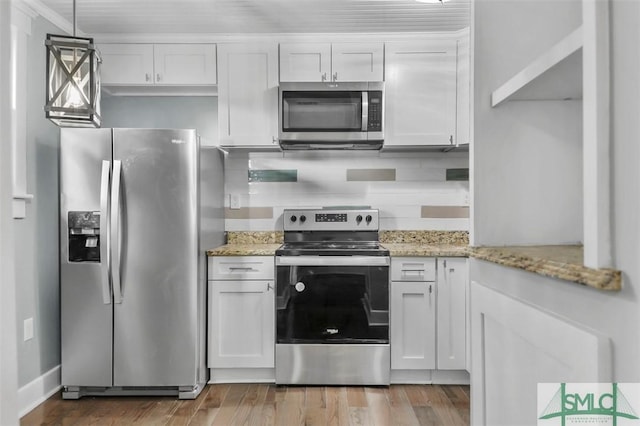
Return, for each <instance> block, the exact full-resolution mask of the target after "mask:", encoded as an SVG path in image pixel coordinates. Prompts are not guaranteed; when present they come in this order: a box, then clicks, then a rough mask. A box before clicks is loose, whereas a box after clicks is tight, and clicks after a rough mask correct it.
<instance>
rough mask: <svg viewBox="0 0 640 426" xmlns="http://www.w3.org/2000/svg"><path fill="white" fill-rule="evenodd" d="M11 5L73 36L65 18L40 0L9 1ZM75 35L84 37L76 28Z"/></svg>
mask: <svg viewBox="0 0 640 426" xmlns="http://www.w3.org/2000/svg"><path fill="white" fill-rule="evenodd" d="M11 3H12V5H13V6H15V7H16V8H18V9H19V10H21V11H24V10H28V11H30V12H25V13H27V14H31V18H32V19H33V18H35V17H37V16H41V17H42V18H44V19H46V20H47V21H49V22H51V23H52V24H53V25H55V26H56V27H58V28H60V29H61V30H62V31H64V32H66V33H67V34H73V23H72V22H69V21H68V20H67V19H66V18H64V17H63V16H62V15H60V14H59V13H58V12H55V11H54V10H53V9H51V8H50V7H49V6H47V5H45V4H44V3H42V2H41V1H40V0H11ZM76 34H77V35H78V36H81V37H82V36H86V34H85V33H84V32H82V31H81V30H79V29H78V28H76Z"/></svg>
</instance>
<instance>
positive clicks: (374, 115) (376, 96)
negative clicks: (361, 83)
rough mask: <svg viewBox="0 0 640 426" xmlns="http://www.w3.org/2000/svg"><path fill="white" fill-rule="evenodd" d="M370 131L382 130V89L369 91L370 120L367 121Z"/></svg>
mask: <svg viewBox="0 0 640 426" xmlns="http://www.w3.org/2000/svg"><path fill="white" fill-rule="evenodd" d="M367 130H368V131H369V132H381V131H382V91H379V90H375V91H374V90H370V91H369V122H368V123H367Z"/></svg>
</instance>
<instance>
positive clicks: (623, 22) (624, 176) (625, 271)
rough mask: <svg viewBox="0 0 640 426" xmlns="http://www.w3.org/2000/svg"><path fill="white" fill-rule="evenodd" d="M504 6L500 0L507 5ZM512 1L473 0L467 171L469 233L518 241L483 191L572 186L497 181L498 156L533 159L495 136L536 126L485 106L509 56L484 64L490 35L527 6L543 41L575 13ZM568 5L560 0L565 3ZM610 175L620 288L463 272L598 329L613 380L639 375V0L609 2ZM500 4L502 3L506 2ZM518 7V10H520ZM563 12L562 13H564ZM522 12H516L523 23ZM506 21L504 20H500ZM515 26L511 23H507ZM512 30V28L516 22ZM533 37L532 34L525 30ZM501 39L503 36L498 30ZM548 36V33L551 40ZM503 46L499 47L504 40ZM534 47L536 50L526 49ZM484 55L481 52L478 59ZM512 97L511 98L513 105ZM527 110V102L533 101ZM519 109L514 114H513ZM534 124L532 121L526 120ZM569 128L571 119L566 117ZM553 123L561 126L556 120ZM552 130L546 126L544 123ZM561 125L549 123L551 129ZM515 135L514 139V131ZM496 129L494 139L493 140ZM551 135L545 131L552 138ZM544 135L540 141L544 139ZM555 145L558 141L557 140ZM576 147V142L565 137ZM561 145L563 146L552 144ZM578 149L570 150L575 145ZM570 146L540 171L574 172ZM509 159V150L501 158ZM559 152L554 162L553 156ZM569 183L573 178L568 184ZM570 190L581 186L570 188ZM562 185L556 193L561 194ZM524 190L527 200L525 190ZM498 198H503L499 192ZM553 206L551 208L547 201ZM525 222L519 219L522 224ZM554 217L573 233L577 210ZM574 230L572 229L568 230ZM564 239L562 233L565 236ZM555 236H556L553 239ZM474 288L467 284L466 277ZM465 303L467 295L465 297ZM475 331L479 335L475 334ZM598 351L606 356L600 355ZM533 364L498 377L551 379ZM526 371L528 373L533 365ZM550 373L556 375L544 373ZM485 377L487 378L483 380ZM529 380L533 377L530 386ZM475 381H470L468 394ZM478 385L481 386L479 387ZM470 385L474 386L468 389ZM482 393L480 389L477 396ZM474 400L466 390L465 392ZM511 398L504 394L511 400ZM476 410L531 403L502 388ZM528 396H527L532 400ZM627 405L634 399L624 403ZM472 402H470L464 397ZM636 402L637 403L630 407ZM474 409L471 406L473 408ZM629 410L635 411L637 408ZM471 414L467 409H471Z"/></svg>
mask: <svg viewBox="0 0 640 426" xmlns="http://www.w3.org/2000/svg"><path fill="white" fill-rule="evenodd" d="M506 3H508V2H506ZM513 3H514V4H517V6H514V7H516V9H518V10H516V9H508V7H509V6H508V5H507V4H505V2H498V1H493V0H477V1H476V3H475V10H476V20H475V23H476V30H475V31H474V34H475V37H476V38H475V43H476V46H478V45H479V48H478V50H477V51H476V52H475V54H476V58H475V66H476V70H475V73H476V91H475V96H476V101H475V105H474V106H475V111H476V113H477V114H476V117H475V142H476V145H475V147H474V150H475V152H474V158H473V160H472V161H473V163H474V164H473V165H474V168H475V172H474V177H475V181H474V192H475V202H476V210H475V217H474V225H475V232H476V241H477V242H478V240H479V242H480V243H489V244H491V243H493V244H501V243H507V244H509V243H513V242H514V240H515V241H517V240H518V239H519V240H520V241H521V242H534V241H535V238H533V237H534V236H527V238H526V239H524V238H516V237H517V235H516V234H515V233H514V232H512V231H508V230H503V229H502V227H503V224H504V223H505V218H504V213H503V211H502V209H501V206H502V205H504V203H505V202H506V200H504V199H503V197H501V196H499V195H497V196H494V197H493V198H492V197H487V196H486V194H488V193H491V192H492V191H494V190H496V188H497V189H498V190H499V191H513V190H514V188H515V187H516V186H521V187H522V189H523V190H524V191H523V195H522V196H521V197H518V198H516V199H517V200H519V202H522V203H525V204H531V203H537V202H544V201H546V200H547V198H546V196H541V195H540V194H545V193H546V191H547V190H548V191H550V192H551V197H552V198H551V199H553V197H557V196H558V195H560V194H562V193H567V191H569V190H570V189H571V186H563V185H561V186H560V188H558V187H554V186H544V187H543V186H540V185H534V184H533V182H527V181H526V179H525V177H526V176H523V177H522V178H520V179H514V180H513V181H509V182H502V183H501V182H500V179H498V178H497V176H504V174H505V173H506V172H507V171H508V170H509V169H510V167H511V166H510V163H507V162H500V161H498V160H497V159H496V157H497V158H503V159H507V158H508V159H511V160H513V161H519V162H522V163H525V167H528V168H530V169H531V168H533V167H532V165H530V164H527V162H533V160H532V159H533V158H536V157H534V156H532V155H531V150H532V148H531V147H530V146H527V147H523V148H521V149H517V150H512V149H510V148H509V147H506V146H505V145H506V141H505V142H501V138H502V136H503V135H505V134H511V135H513V136H517V138H516V139H515V143H520V141H522V140H526V139H527V138H529V137H530V135H531V134H534V133H535V134H540V132H539V129H531V128H529V126H530V122H529V121H527V119H526V114H525V112H526V111H525V108H527V106H526V105H525V106H522V105H520V104H523V105H524V104H525V103H524V102H519V103H517V104H516V103H514V102H511V103H509V104H507V105H504V106H500V107H498V108H495V109H493V110H491V109H489V107H488V106H487V105H488V98H487V96H488V93H490V91H491V90H493V89H492V88H493V83H495V82H493V81H492V80H494V79H498V80H500V79H499V76H498V77H496V78H494V76H493V73H494V72H497V73H499V72H500V71H499V69H498V68H499V67H500V66H505V67H510V61H508V60H506V59H505V58H503V59H502V62H501V63H500V64H493V65H492V64H490V63H489V62H490V61H496V60H497V59H496V56H495V55H493V54H492V53H491V52H490V51H491V50H492V49H493V48H494V46H495V47H497V48H500V47H504V46H502V45H501V44H500V43H499V42H498V41H496V38H497V37H498V34H496V32H499V31H500V29H504V28H505V27H507V26H510V25H512V23H511V21H513V22H515V23H517V22H520V20H519V19H518V18H517V17H518V16H521V14H520V12H522V13H523V14H524V15H526V14H527V13H528V15H529V19H530V18H531V17H532V16H538V17H539V18H541V19H542V21H546V22H548V25H544V31H537V32H536V37H539V38H540V43H541V44H545V43H546V42H547V41H549V40H547V39H548V37H547V31H548V32H550V33H552V34H554V36H560V37H561V36H562V34H560V32H561V31H559V27H560V26H563V25H564V26H565V27H566V26H569V27H570V26H571V24H572V23H573V20H574V13H573V12H571V13H570V14H568V15H566V16H565V15H564V12H566V9H565V6H567V5H566V4H565V3H567V2H553V6H554V7H551V8H548V9H547V10H544V4H543V5H542V9H541V11H542V12H541V13H540V15H535V14H532V13H531V12H528V11H527V4H529V5H531V4H534V3H538V2H537V1H533V0H532V1H531V2H523V1H521V2H513ZM567 4H568V3H567ZM610 4H611V8H610V11H611V16H610V31H611V50H610V52H611V63H610V69H611V153H612V156H611V173H612V184H611V190H612V199H611V217H612V222H613V229H612V235H613V258H614V261H613V263H614V264H613V267H614V268H615V269H618V270H620V271H622V290H620V291H618V292H606V291H601V290H596V289H592V288H589V287H586V286H580V285H576V284H574V283H569V282H564V281H562V280H556V279H552V278H546V277H542V276H539V275H536V274H532V273H529V272H525V271H521V270H517V269H513V268H507V267H503V266H500V265H496V264H492V263H488V262H484V261H479V260H475V259H472V260H471V262H470V279H471V281H472V282H475V283H479V284H480V285H483V286H487V287H490V288H492V289H495V290H497V291H499V292H500V293H504V294H507V295H509V296H511V297H513V298H515V299H517V300H518V301H521V302H523V303H526V304H530V305H533V306H535V307H536V308H537V309H539V310H542V311H544V312H549V313H550V314H551V315H552V316H554V317H556V318H558V319H560V320H563V321H567V322H570V323H573V324H577V325H579V326H580V327H582V328H584V329H586V330H589V331H591V332H592V333H593V334H595V335H599V336H604V338H606V339H609V340H610V342H611V348H612V351H611V359H612V363H613V365H612V366H611V371H612V377H611V379H612V380H613V381H614V382H640V363H639V362H638V357H639V355H640V327H638V324H640V264H639V262H638V259H639V258H640V220H639V216H638V211H640V190H639V184H638V182H640V170H639V168H638V164H639V163H640V148H639V146H638V140H640V121H639V120H638V117H640V50H638V46H639V45H640V27H639V26H638V22H640V2H637V1H635V0H611V1H610ZM504 8H507V9H504ZM520 8H522V9H521V10H520ZM563 11H564V12H563ZM503 12H505V13H506V12H509V13H510V15H509V17H510V18H509V19H505V17H504V16H501V15H500V14H501V13H503ZM526 18H527V17H526V16H521V18H520V19H522V20H527V19H526ZM506 21H509V22H506ZM520 23H521V24H522V26H517V27H515V26H514V28H512V29H511V31H513V33H512V34H515V35H513V36H512V37H511V39H512V40H510V41H509V42H510V43H513V44H514V45H515V44H517V43H519V42H520V41H521V40H520V37H518V36H517V35H519V34H522V38H523V39H526V38H527V36H528V35H529V34H530V32H529V31H528V27H527V26H526V24H524V23H522V22H520ZM513 25H515V24H513ZM515 28H517V30H516V29H515ZM531 34H533V33H531ZM502 36H503V37H506V36H507V32H506V30H505V32H504V33H502ZM552 38H553V37H552ZM504 48H506V47H504ZM531 50H535V49H531ZM483 54H484V55H485V56H483ZM514 104H516V105H514ZM535 104H536V105H535V108H538V109H540V107H541V106H542V107H543V108H545V107H547V106H554V105H555V104H557V103H552V102H549V103H535ZM531 108H534V106H533V105H531ZM516 113H519V115H516ZM558 118H559V120H560V121H564V120H563V117H562V116H559V117H558ZM533 123H536V121H533ZM571 126H573V124H571ZM556 127H558V128H559V125H558V126H556ZM551 130H553V128H552V129H551ZM559 132H560V130H556V134H559ZM520 135H522V137H520ZM495 136H500V138H498V139H496V137H495ZM552 139H553V138H551V137H550V138H549V140H552ZM547 142H548V141H546V142H545V143H547ZM558 142H561V140H560V139H559V138H558ZM569 143H570V144H572V145H573V144H575V142H574V141H569ZM559 146H561V145H559ZM579 148H580V147H579V146H576V148H575V151H576V153H578V152H579V151H580V149H579ZM569 152H570V150H567V149H565V148H562V149H560V150H559V152H558V151H556V150H549V158H551V159H552V161H550V162H547V163H545V164H543V166H544V167H543V169H544V170H546V172H547V173H550V174H553V175H556V176H562V174H563V173H566V171H560V172H559V171H558V170H557V167H558V166H560V165H562V164H567V165H568V166H567V167H572V169H571V170H572V172H573V171H575V172H576V173H580V172H581V170H580V168H579V166H578V164H576V163H577V161H579V160H580V159H581V157H580V156H579V155H577V160H576V159H573V158H571V157H570V156H569V155H568V154H569ZM507 155H509V156H516V157H515V158H513V157H506V156H507ZM557 155H560V156H561V157H560V160H561V162H558V159H557V158H555V157H556V156H557ZM574 184H577V182H575V183H574ZM575 189H576V192H579V191H581V188H575ZM561 190H562V191H564V192H562V193H561V192H560V191H561ZM530 193H532V195H531V196H530V197H528V196H527V194H530ZM504 198H506V197H504ZM551 208H553V206H551ZM524 219H526V220H527V222H524ZM516 221H518V222H520V226H528V225H529V223H530V226H532V227H533V228H534V229H535V230H536V232H539V233H541V234H543V235H545V236H549V234H550V232H551V230H552V229H553V227H554V226H555V224H554V223H552V222H550V221H549V222H548V223H545V222H543V221H540V220H536V219H535V218H534V219H532V218H531V217H527V216H524V217H522V218H517V219H516ZM556 221H557V222H558V223H561V224H562V226H564V227H568V228H570V229H571V230H572V231H571V232H572V233H573V232H575V233H576V235H578V233H579V232H580V229H579V227H575V226H574V224H572V223H571V222H572V221H574V222H576V223H580V222H581V219H580V212H573V211H572V212H571V214H568V213H567V215H566V216H563V215H558V217H557V219H556ZM510 225H513V223H511V224H510V223H509V222H508V221H507V223H506V226H507V227H509V226H510ZM574 228H575V229H574ZM567 236H570V234H564V235H563V238H566V237H567ZM553 240H554V239H552V242H560V241H559V240H560V238H555V240H556V241H553ZM472 285H474V284H472ZM472 304H473V300H472ZM474 337H476V338H477V336H474ZM472 356H474V359H479V358H477V357H479V356H480V355H473V353H472ZM604 358H606V357H604ZM556 361H558V362H564V363H565V364H566V365H571V364H572V362H574V361H577V360H572V359H561V360H556ZM600 367H602V368H603V370H607V367H608V366H600ZM533 368H534V366H532V365H531V363H530V360H529V359H526V357H521V358H518V357H512V358H511V359H510V362H509V365H505V367H504V371H501V372H500V374H501V375H505V374H506V375H508V374H510V372H513V376H512V377H515V378H516V379H518V378H520V377H521V376H523V375H524V374H525V373H523V372H524V371H527V373H531V374H528V376H529V377H531V376H533V377H534V379H535V378H537V379H538V381H549V377H545V376H548V374H547V373H548V372H546V371H539V372H538V371H535V370H531V369H533ZM532 371H533V372H532ZM478 374H479V373H477V372H476V373H474V372H473V371H472V380H473V377H479V375H478ZM552 379H554V378H552ZM555 379H556V380H557V381H563V380H562V377H557V378H555ZM486 380H487V382H489V381H491V380H492V377H486ZM534 381H535V380H534ZM529 384H531V383H529ZM473 385H474V382H473V381H472V392H473V389H474V388H473ZM478 385H479V387H481V385H480V384H478ZM476 389H478V388H476ZM475 394H476V395H480V394H481V392H480V393H475ZM472 397H473V395H472ZM510 397H512V398H510ZM474 403H475V404H476V407H478V406H480V405H482V404H484V405H486V406H491V408H492V412H493V413H494V414H495V413H499V412H500V409H501V407H502V405H501V404H510V407H511V408H513V407H516V408H517V407H527V408H526V410H525V409H524V408H523V410H522V412H524V411H527V412H531V410H530V409H529V408H528V407H529V405H528V404H530V403H531V401H529V400H526V401H525V400H517V399H516V398H515V397H513V395H506V394H503V395H501V398H493V399H491V400H485V399H482V398H478V399H476V400H475V402H474ZM533 403H535V400H534V401H533ZM632 404H633V403H632ZM472 407H473V404H472ZM634 407H637V405H636V406H634ZM472 410H473V408H472ZM636 410H637V408H636ZM472 415H473V414H472ZM520 419H521V422H522V423H527V424H534V423H535V422H536V419H535V418H532V417H529V418H525V417H520ZM473 420H475V422H476V423H478V424H481V423H482V421H483V419H481V418H476V419H472V421H473Z"/></svg>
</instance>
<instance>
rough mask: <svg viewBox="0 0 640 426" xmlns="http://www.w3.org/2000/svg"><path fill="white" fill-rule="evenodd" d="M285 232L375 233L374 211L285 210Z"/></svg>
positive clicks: (375, 218) (376, 213) (376, 228)
mask: <svg viewBox="0 0 640 426" xmlns="http://www.w3.org/2000/svg"><path fill="white" fill-rule="evenodd" d="M283 220H284V230H285V231H377V230H378V229H379V221H378V210H375V209H354V210H350V209H286V210H285V211H284V214H283Z"/></svg>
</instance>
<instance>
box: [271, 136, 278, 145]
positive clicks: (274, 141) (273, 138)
mask: <svg viewBox="0 0 640 426" xmlns="http://www.w3.org/2000/svg"><path fill="white" fill-rule="evenodd" d="M271 143H273V144H274V145H275V144H277V143H278V138H277V137H275V136H271Z"/></svg>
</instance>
